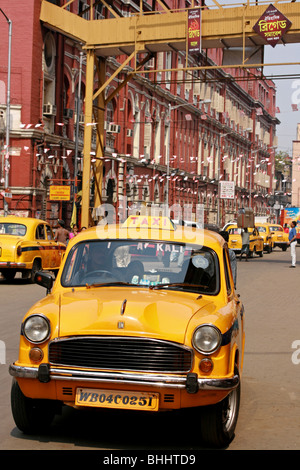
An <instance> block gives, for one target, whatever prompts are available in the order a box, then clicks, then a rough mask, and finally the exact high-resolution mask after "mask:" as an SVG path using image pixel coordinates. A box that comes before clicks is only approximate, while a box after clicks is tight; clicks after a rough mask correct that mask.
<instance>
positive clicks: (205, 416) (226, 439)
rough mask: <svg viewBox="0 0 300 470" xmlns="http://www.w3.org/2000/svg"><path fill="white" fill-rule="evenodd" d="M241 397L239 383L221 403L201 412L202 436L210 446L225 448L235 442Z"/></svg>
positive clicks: (207, 407) (205, 408)
mask: <svg viewBox="0 0 300 470" xmlns="http://www.w3.org/2000/svg"><path fill="white" fill-rule="evenodd" d="M235 373H238V371H237V370H236V371H235ZM240 395H241V386H240V383H239V385H238V387H237V388H235V389H234V390H232V391H231V392H230V393H229V394H228V395H227V396H226V397H225V398H224V399H223V400H222V401H221V402H219V403H217V404H216V405H209V406H206V407H204V408H203V410H202V411H201V435H202V439H203V441H204V442H205V443H206V444H208V445H209V446H212V447H216V448H224V447H227V446H228V445H229V444H230V442H231V441H232V440H233V438H234V432H235V428H236V424H237V420H238V415H239V408H240Z"/></svg>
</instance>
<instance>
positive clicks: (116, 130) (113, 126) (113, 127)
mask: <svg viewBox="0 0 300 470" xmlns="http://www.w3.org/2000/svg"><path fill="white" fill-rule="evenodd" d="M120 131H121V126H118V125H117V124H111V123H110V124H108V128H107V132H111V133H112V134H119V133H120Z"/></svg>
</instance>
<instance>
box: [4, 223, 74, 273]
mask: <svg viewBox="0 0 300 470" xmlns="http://www.w3.org/2000/svg"><path fill="white" fill-rule="evenodd" d="M65 249H66V246H65V245H64V244H63V243H57V242H56V241H55V240H54V236H53V232H52V229H51V227H50V225H49V224H48V223H47V222H45V221H44V220H40V219H34V218H30V217H28V218H27V217H15V216H8V217H0V272H1V274H2V275H3V276H4V278H5V279H6V280H8V281H11V280H13V279H14V277H15V275H16V273H17V272H21V273H22V277H25V278H26V277H29V278H30V279H31V280H32V281H33V280H34V275H35V273H36V272H37V271H40V270H41V269H47V270H51V271H54V272H55V273H57V271H58V269H59V267H60V263H61V259H62V255H63V253H64V252H65Z"/></svg>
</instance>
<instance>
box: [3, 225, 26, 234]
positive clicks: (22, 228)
mask: <svg viewBox="0 0 300 470" xmlns="http://www.w3.org/2000/svg"><path fill="white" fill-rule="evenodd" d="M26 231H27V227H26V225H23V224H13V223H3V224H0V235H1V234H7V235H16V236H19V237H23V236H24V235H25V234H26Z"/></svg>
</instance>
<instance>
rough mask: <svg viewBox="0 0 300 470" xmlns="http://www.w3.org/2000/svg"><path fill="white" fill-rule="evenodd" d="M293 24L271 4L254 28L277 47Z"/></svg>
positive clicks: (266, 40)
mask: <svg viewBox="0 0 300 470" xmlns="http://www.w3.org/2000/svg"><path fill="white" fill-rule="evenodd" d="M291 26H292V23H291V21H290V20H288V19H287V18H286V17H285V16H284V15H283V14H282V13H281V12H280V11H279V10H277V8H275V7H274V6H273V5H272V4H271V5H269V6H268V8H267V9H266V11H265V12H264V14H263V15H262V16H261V17H260V18H259V20H258V21H257V23H256V24H255V25H254V26H253V29H254V31H255V32H256V33H257V34H259V35H260V36H261V37H262V38H264V40H265V42H266V43H267V44H270V45H271V46H272V47H275V46H276V44H277V43H278V41H279V40H280V39H281V38H282V36H283V35H284V34H285V33H286V32H287V30H288V29H289V28H290V27H291Z"/></svg>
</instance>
